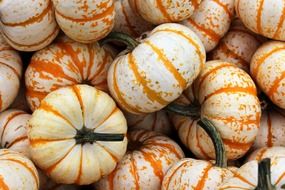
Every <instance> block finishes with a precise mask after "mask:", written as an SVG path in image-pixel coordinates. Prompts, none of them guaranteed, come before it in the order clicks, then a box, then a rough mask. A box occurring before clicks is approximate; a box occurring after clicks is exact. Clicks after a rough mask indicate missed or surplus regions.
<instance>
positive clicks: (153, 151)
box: [96, 130, 184, 190]
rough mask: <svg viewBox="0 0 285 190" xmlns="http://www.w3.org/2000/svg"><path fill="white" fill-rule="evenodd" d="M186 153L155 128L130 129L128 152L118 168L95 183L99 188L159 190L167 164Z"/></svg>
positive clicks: (111, 189) (177, 159) (174, 161)
mask: <svg viewBox="0 0 285 190" xmlns="http://www.w3.org/2000/svg"><path fill="white" fill-rule="evenodd" d="M183 157H184V153H183V152H182V150H181V148H180V147H179V146H178V145H177V144H176V143H175V142H174V141H172V140H171V139H169V138H167V137H165V136H162V135H159V134H157V133H155V132H152V131H144V130H137V131H132V132H130V133H129V145H128V152H127V154H126V155H125V156H124V157H123V159H122V160H121V161H120V162H119V164H118V166H117V167H116V169H115V170H114V171H113V172H112V173H111V174H110V175H109V176H107V177H105V178H103V179H102V180H100V181H99V182H98V183H97V184H96V189H97V190H115V189H140V190H150V189H151V190H160V188H161V182H162V179H163V176H164V175H165V173H166V171H167V170H168V168H169V167H170V166H171V165H172V164H174V163H176V162H177V161H179V160H180V159H181V158H183Z"/></svg>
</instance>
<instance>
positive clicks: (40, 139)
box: [29, 138, 73, 147]
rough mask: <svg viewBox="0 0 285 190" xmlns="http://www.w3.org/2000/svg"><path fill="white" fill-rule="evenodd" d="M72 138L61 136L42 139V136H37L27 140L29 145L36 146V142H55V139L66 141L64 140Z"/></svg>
mask: <svg viewBox="0 0 285 190" xmlns="http://www.w3.org/2000/svg"><path fill="white" fill-rule="evenodd" d="M72 139H73V138H61V139H42V138H38V139H31V138H29V142H30V145H31V146H32V147H33V146H36V145H37V144H45V143H48V142H55V141H66V140H72Z"/></svg>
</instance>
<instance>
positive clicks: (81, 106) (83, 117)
mask: <svg viewBox="0 0 285 190" xmlns="http://www.w3.org/2000/svg"><path fill="white" fill-rule="evenodd" d="M71 89H72V91H73V93H74V94H75V97H76V99H77V101H78V103H79V105H80V109H81V114H82V119H83V123H85V115H84V110H85V107H84V103H83V100H82V96H81V93H80V89H79V88H78V87H77V86H72V87H71ZM74 127H75V126H74ZM82 127H83V126H81V127H80V129H81V128H82Z"/></svg>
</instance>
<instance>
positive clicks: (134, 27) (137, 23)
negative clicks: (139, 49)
mask: <svg viewBox="0 0 285 190" xmlns="http://www.w3.org/2000/svg"><path fill="white" fill-rule="evenodd" d="M134 2H135V0H116V1H115V10H116V17H115V25H114V28H113V30H114V31H116V32H123V33H126V34H129V35H131V36H133V37H139V36H140V35H141V34H142V33H143V32H146V31H148V30H151V29H152V28H153V25H152V24H150V23H149V22H147V21H145V20H144V19H143V18H141V16H140V15H139V14H138V12H136V10H135V7H134Z"/></svg>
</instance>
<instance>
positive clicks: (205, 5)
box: [182, 0, 234, 52]
mask: <svg viewBox="0 0 285 190" xmlns="http://www.w3.org/2000/svg"><path fill="white" fill-rule="evenodd" d="M233 16H234V0H203V1H202V3H201V5H200V6H199V8H198V9H197V10H196V11H195V12H194V14H193V15H192V16H191V17H190V18H188V19H187V20H184V21H183V22H182V24H183V25H185V26H187V27H189V28H191V29H192V30H193V31H194V32H195V33H196V34H197V35H198V36H199V38H200V39H201V40H202V42H203V44H204V46H205V49H206V51H207V52H209V51H211V50H213V49H214V48H215V47H216V46H217V45H218V43H219V41H220V39H221V38H222V37H223V36H224V35H225V34H226V33H227V31H228V30H229V28H230V24H231V21H232V18H233Z"/></svg>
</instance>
